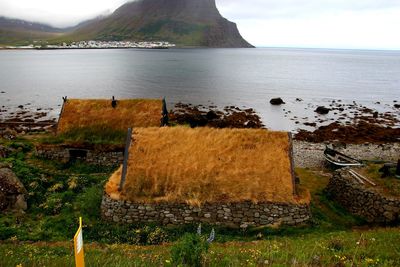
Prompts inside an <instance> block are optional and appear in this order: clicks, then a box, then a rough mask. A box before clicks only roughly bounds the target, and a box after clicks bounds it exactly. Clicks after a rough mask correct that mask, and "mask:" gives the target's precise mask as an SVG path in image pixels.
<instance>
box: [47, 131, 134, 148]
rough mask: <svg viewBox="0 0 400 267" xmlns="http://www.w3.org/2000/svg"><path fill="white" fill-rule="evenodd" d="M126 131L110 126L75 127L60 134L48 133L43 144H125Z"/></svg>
mask: <svg viewBox="0 0 400 267" xmlns="http://www.w3.org/2000/svg"><path fill="white" fill-rule="evenodd" d="M125 140H126V131H120V130H115V129H111V128H108V127H101V128H100V127H99V128H97V127H85V128H75V129H72V130H69V131H68V132H65V133H62V134H59V135H47V136H45V137H43V138H41V139H40V142H41V143H43V144H80V145H117V146H122V147H123V146H124V143H125Z"/></svg>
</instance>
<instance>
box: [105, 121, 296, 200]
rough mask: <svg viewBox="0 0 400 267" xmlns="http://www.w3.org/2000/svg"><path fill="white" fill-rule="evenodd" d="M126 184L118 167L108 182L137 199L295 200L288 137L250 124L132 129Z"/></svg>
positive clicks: (126, 196)
mask: <svg viewBox="0 0 400 267" xmlns="http://www.w3.org/2000/svg"><path fill="white" fill-rule="evenodd" d="M133 139H134V142H133V144H132V146H131V148H130V154H129V167H128V174H127V179H126V184H125V187H124V189H123V191H122V192H121V195H120V196H119V195H118V192H117V190H116V186H117V185H118V183H119V180H120V170H119V171H117V172H116V173H114V175H113V176H112V177H111V178H110V181H109V183H108V184H107V186H106V191H107V193H109V194H111V195H112V196H113V197H115V198H118V197H121V198H123V199H127V200H131V201H137V202H160V201H168V202H179V203H182V202H186V203H188V204H191V205H201V204H202V203H205V202H209V203H212V202H221V203H223V202H236V201H244V200H251V201H254V202H264V201H274V202H296V201H297V199H296V196H294V195H293V183H292V175H291V166H290V159H289V156H288V149H289V138H288V135H287V133H284V132H269V131H266V130H250V129H210V128H197V129H190V128H184V127H175V128H146V129H144V128H136V129H135V132H134V135H133Z"/></svg>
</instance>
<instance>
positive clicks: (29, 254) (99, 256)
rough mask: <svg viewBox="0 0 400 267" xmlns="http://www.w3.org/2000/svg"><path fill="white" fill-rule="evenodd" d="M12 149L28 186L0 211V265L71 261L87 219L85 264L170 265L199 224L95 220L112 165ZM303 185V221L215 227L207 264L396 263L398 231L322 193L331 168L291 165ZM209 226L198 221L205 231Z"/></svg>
mask: <svg viewBox="0 0 400 267" xmlns="http://www.w3.org/2000/svg"><path fill="white" fill-rule="evenodd" d="M0 144H1V145H3V146H5V147H8V148H10V149H13V152H12V153H11V154H10V155H9V156H8V157H7V158H0V161H1V162H6V163H9V164H11V165H12V169H13V170H14V172H15V173H16V174H17V175H18V177H20V178H21V181H22V182H23V183H24V185H25V187H26V188H27V190H28V191H29V199H28V210H27V211H26V213H25V214H15V213H5V214H4V213H3V214H2V215H1V216H0V266H7V267H8V266H13V267H14V266H17V265H18V264H21V265H20V266H72V265H73V264H74V258H73V254H72V252H73V250H72V237H73V235H74V233H75V231H76V229H77V223H78V218H79V216H83V221H84V228H83V233H84V242H85V251H86V263H87V266H160V265H164V266H169V265H171V264H172V262H171V254H170V249H171V247H173V246H175V244H176V242H177V240H179V239H180V238H181V237H182V236H183V235H184V234H185V233H188V232H189V233H195V232H196V229H197V225H186V226H182V227H159V226H156V225H141V224H133V225H128V226H127V225H114V224H109V223H105V222H102V220H101V219H100V202H101V197H102V192H103V188H104V185H105V183H106V181H107V179H108V177H110V175H111V174H112V173H113V172H114V171H115V168H104V167H101V166H94V165H88V164H85V163H81V162H75V163H69V164H61V163H58V162H55V161H49V160H44V159H40V158H35V157H34V156H33V155H32V144H31V143H30V142H29V141H27V140H24V139H20V140H14V141H4V140H0ZM296 172H297V175H298V176H299V177H300V181H301V182H300V189H303V188H306V189H309V190H310V191H311V197H312V203H311V209H312V213H313V218H312V220H311V222H310V223H309V224H308V225H304V226H300V227H283V228H279V229H273V228H249V229H247V230H244V231H243V230H235V229H229V228H221V227H215V231H216V240H215V242H214V243H213V244H212V245H211V247H210V250H209V251H208V253H206V254H205V255H204V264H205V265H206V266H396V265H398V262H400V247H399V245H400V229H399V228H388V229H384V228H370V227H368V226H367V225H366V224H365V222H364V221H363V220H362V219H360V218H356V217H354V216H352V215H350V214H349V213H348V212H346V211H345V210H344V209H343V208H341V207H340V206H339V205H337V204H336V203H335V202H332V201H331V200H330V199H329V198H328V197H327V196H326V195H325V194H324V192H323V188H324V187H325V186H326V184H327V183H328V179H329V173H325V172H323V171H321V170H312V169H296ZM211 228H212V226H209V225H203V232H204V233H209V232H210V231H211Z"/></svg>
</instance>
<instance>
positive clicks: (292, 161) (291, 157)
mask: <svg viewBox="0 0 400 267" xmlns="http://www.w3.org/2000/svg"><path fill="white" fill-rule="evenodd" d="M288 137H289V159H290V172H291V174H292V185H293V195H297V194H298V192H297V187H296V175H295V171H294V168H295V166H294V156H293V155H294V153H293V137H292V133H290V132H289V133H288Z"/></svg>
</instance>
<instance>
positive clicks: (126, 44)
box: [5, 40, 175, 49]
mask: <svg viewBox="0 0 400 267" xmlns="http://www.w3.org/2000/svg"><path fill="white" fill-rule="evenodd" d="M171 47H175V44H172V43H170V42H165V41H158V42H133V41H93V40H91V41H80V42H72V43H70V44H67V43H62V44H60V45H52V44H46V45H43V44H30V45H27V46H7V47H5V48H6V49H116V48H145V49H168V48H171Z"/></svg>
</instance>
